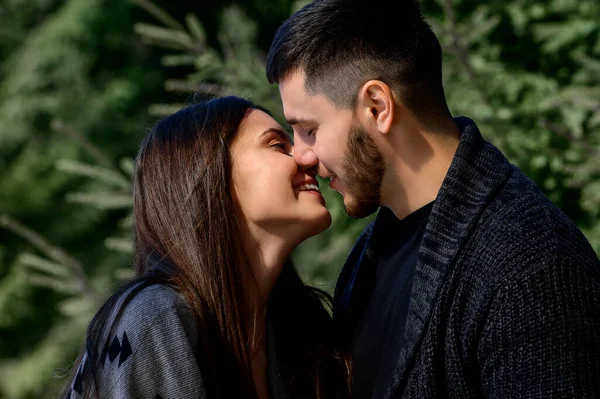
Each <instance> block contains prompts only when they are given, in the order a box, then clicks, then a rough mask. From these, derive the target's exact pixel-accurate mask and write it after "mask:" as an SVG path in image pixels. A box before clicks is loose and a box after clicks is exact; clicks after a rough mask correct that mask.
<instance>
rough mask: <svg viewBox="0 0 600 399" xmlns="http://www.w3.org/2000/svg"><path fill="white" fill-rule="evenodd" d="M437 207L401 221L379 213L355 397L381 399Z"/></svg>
mask: <svg viewBox="0 0 600 399" xmlns="http://www.w3.org/2000/svg"><path fill="white" fill-rule="evenodd" d="M432 207H433V202H432V203H429V204H427V205H425V206H424V207H422V208H420V209H418V210H417V211H415V212H413V213H411V214H410V215H408V216H407V217H405V218H404V219H402V220H399V219H398V218H396V216H395V215H394V213H393V212H392V211H391V210H390V209H388V208H381V210H380V211H379V215H378V216H377V220H376V221H375V225H374V226H373V233H372V236H371V241H370V248H371V249H373V250H374V251H375V253H376V256H377V266H376V270H375V274H374V279H373V290H372V292H371V295H370V298H368V299H366V300H368V304H367V306H366V308H365V312H364V314H363V315H362V317H361V319H360V321H359V322H358V325H357V327H356V330H355V333H354V339H353V347H352V352H353V358H354V362H355V363H354V384H353V397H356V398H359V399H361V398H377V399H379V398H383V397H384V396H385V392H386V390H387V388H388V387H389V385H390V384H391V380H392V376H393V374H394V369H395V368H396V363H397V361H398V355H399V354H400V349H401V348H402V342H403V339H402V337H403V333H404V325H405V324H406V315H407V314H408V305H409V301H410V293H411V290H412V283H413V276H414V273H415V269H416V264H417V256H418V253H419V248H420V246H421V241H422V239H423V234H424V232H425V227H426V225H427V218H428V217H429V214H430V213H431V208H432Z"/></svg>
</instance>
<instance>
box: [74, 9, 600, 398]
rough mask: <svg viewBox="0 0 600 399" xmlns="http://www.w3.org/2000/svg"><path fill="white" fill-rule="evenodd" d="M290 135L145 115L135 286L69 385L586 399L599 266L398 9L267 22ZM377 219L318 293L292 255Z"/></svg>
mask: <svg viewBox="0 0 600 399" xmlns="http://www.w3.org/2000/svg"><path fill="white" fill-rule="evenodd" d="M267 77H268V79H269V81H270V82H272V83H277V84H279V90H280V94H281V98H282V102H283V107H284V113H285V117H286V119H287V121H288V123H289V125H291V127H292V128H293V131H294V139H295V142H294V143H292V141H291V140H290V138H289V137H288V136H287V135H286V133H285V132H284V130H283V129H282V127H281V126H279V124H278V123H277V122H276V121H275V120H274V119H273V118H271V117H270V116H269V113H268V112H267V111H266V110H264V109H262V108H260V107H259V106H258V105H254V104H252V103H250V102H248V101H246V100H243V99H239V98H235V97H225V98H220V99H215V100H211V101H207V102H204V103H200V104H195V105H192V106H190V107H188V108H186V109H183V110H181V111H179V112H177V113H176V114H174V115H172V116H169V117H167V118H165V119H163V120H161V121H159V122H158V123H157V124H156V126H155V127H154V129H153V130H152V131H151V133H150V134H148V136H147V137H146V138H145V139H144V141H143V143H142V145H141V148H140V151H139V153H138V156H137V159H136V171H135V178H134V185H133V194H134V213H135V226H134V231H135V239H134V244H135V259H134V268H135V270H136V275H137V278H136V279H135V280H133V281H132V282H130V283H128V284H127V285H125V286H124V287H123V288H122V289H121V290H119V292H117V293H116V294H115V295H113V296H112V297H111V298H110V299H109V300H108V301H107V302H106V303H105V305H104V306H103V307H102V308H101V309H100V310H99V312H98V313H97V315H96V316H95V318H94V319H93V321H92V322H91V324H90V327H89V330H88V334H87V340H86V346H85V348H84V350H83V351H82V354H81V356H80V359H79V360H78V363H77V365H78V367H77V368H76V369H75V373H74V375H73V378H72V380H71V382H70V384H69V386H68V388H67V389H66V390H65V393H64V396H65V397H71V398H79V397H86V398H87V397H101V398H125V397H131V398H153V399H154V398H165V399H168V398H208V399H213V398H344V397H350V396H352V397H356V398H432V397H438V398H446V397H453V398H483V397H488V398H546V397H557V398H558V397H560V398H574V397H578V398H579V397H599V396H600V383H599V382H598V381H599V380H600V262H599V261H598V257H597V256H596V254H595V253H594V251H593V250H592V248H591V247H590V245H589V244H588V242H587V241H586V239H585V238H584V237H583V235H582V234H581V232H580V231H579V230H578V229H577V227H576V226H575V225H574V224H573V223H572V222H571V221H570V220H569V219H568V218H567V217H566V216H565V215H564V213H562V212H561V211H560V210H559V209H558V208H557V207H556V206H554V205H553V204H552V203H551V202H550V201H549V200H548V199H547V198H546V197H545V196H544V195H543V194H542V193H541V192H540V190H539V189H538V188H537V187H536V186H535V184H534V183H532V181H531V180H529V179H528V178H527V177H526V176H525V175H524V174H523V173H522V172H521V171H520V170H519V169H518V168H516V167H515V166H513V165H511V164H510V163H509V162H508V161H507V160H506V158H505V157H504V156H503V155H502V154H501V153H500V151H498V149H496V148H495V147H494V146H492V145H491V144H489V143H488V142H486V141H484V139H483V138H482V136H481V134H480V132H479V131H478V129H477V126H476V125H475V123H474V122H473V121H472V120H470V119H468V118H464V117H458V118H453V117H452V116H451V114H450V112H449V110H448V107H447V105H446V102H445V98H444V90H443V88H442V77H441V49H440V45H439V43H438V40H437V39H436V37H435V35H434V34H433V33H432V31H431V29H430V27H429V26H428V25H427V23H426V22H425V21H424V19H423V17H422V15H421V12H420V10H419V8H418V5H417V4H416V3H415V2H414V1H412V0H402V1H397V2H383V3H381V4H379V5H377V6H375V5H373V4H372V3H371V2H366V1H359V0H320V1H319V0H317V1H315V2H313V3H310V4H309V5H307V6H306V7H304V8H303V9H301V10H300V11H298V12H297V13H295V14H294V15H293V16H292V17H291V18H290V19H289V20H287V21H286V22H285V23H284V24H283V26H282V27H281V28H280V29H279V31H278V32H277V35H276V37H275V40H274V42H273V44H272V46H271V50H270V52H269V58H268V65H267ZM317 174H318V175H320V176H322V177H324V178H329V179H330V186H331V187H332V188H333V189H334V190H336V191H339V192H340V193H341V194H342V195H343V197H344V204H345V207H346V210H347V212H348V214H349V215H350V216H353V217H357V218H361V217H365V216H367V215H370V214H372V213H373V212H375V211H377V210H378V209H379V211H378V215H377V218H376V220H375V222H374V223H372V224H371V225H369V226H368V227H367V228H366V230H365V231H364V232H363V234H362V235H361V236H360V237H359V238H358V241H357V242H356V244H355V246H354V248H353V249H352V252H351V253H350V256H349V258H348V260H347V262H346V264H345V265H344V268H343V270H342V273H341V275H340V277H339V280H338V283H337V287H336V290H335V296H334V299H333V317H332V318H331V317H330V315H329V312H328V311H327V310H326V309H325V308H324V306H323V303H324V302H326V301H327V299H328V298H327V295H326V294H324V293H322V292H320V291H318V290H316V289H313V288H310V287H308V286H306V285H304V284H303V283H302V282H301V280H300V278H299V277H298V275H297V273H296V271H295V270H294V267H293V265H292V264H291V263H290V261H289V256H290V253H291V252H292V251H293V249H294V248H295V247H296V246H297V245H298V244H300V243H301V242H302V241H303V240H305V239H306V238H308V237H310V236H313V235H315V234H318V233H320V232H322V231H323V230H325V229H326V228H327V227H328V226H329V224H330V220H331V219H330V215H329V213H328V211H327V209H326V208H325V203H324V201H323V198H322V197H321V195H320V193H319V188H318V183H317V180H316V179H315V177H316V175H317Z"/></svg>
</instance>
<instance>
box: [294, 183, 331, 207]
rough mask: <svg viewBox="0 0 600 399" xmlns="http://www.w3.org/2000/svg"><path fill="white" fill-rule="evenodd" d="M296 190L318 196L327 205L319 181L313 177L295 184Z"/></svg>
mask: <svg viewBox="0 0 600 399" xmlns="http://www.w3.org/2000/svg"><path fill="white" fill-rule="evenodd" d="M294 190H296V191H298V192H301V193H307V194H311V195H314V196H317V197H318V198H319V199H320V200H321V203H322V204H323V205H325V199H324V198H323V196H322V195H321V190H320V189H319V182H318V181H317V180H316V179H313V178H312V177H308V178H306V179H305V180H303V181H302V182H300V183H299V184H296V185H294Z"/></svg>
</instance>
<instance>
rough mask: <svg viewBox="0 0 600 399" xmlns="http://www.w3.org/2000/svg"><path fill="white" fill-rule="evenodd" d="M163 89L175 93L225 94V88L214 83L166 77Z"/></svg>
mask: <svg viewBox="0 0 600 399" xmlns="http://www.w3.org/2000/svg"><path fill="white" fill-rule="evenodd" d="M165 90H166V91H170V92H176V93H189V94H193V93H198V92H201V93H208V94H212V95H215V96H222V95H226V94H227V90H225V88H224V87H222V86H221V85H218V84H216V83H194V82H190V81H188V80H176V79H168V80H167V81H166V82H165Z"/></svg>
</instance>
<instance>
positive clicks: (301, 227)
mask: <svg viewBox="0 0 600 399" xmlns="http://www.w3.org/2000/svg"><path fill="white" fill-rule="evenodd" d="M292 151H293V144H292V142H291V140H290V138H289V136H288V135H287V134H286V133H285V132H284V131H283V129H282V128H281V126H279V124H278V123H277V122H276V121H275V120H274V119H273V118H271V117H270V116H269V115H268V114H267V113H266V111H264V110H262V109H261V108H259V107H257V106H255V105H253V104H252V103H251V102H249V101H246V100H243V99H240V98H237V97H224V98H220V99H215V100H211V101H208V102H204V103H200V104H195V105H192V106H190V107H188V108H185V109H183V110H181V111H179V112H177V113H175V114H174V115H171V116H169V117H167V118H165V119H163V120H161V121H159V122H158V123H157V124H156V126H155V127H154V128H153V130H152V131H151V132H150V133H149V134H148V136H147V137H146V138H145V139H144V141H143V143H142V145H141V148H140V151H139V153H138V155H137V158H136V165H135V166H136V170H135V177H134V184H133V197H134V220H135V225H134V233H135V234H134V237H135V238H134V248H135V257H134V269H135V272H136V278H135V279H134V280H133V281H131V282H129V283H128V284H126V285H125V286H124V287H123V288H122V289H120V290H119V291H118V292H117V293H116V294H114V295H113V296H112V297H111V298H110V299H109V300H108V301H107V302H106V303H105V304H104V305H103V306H102V308H101V309H100V310H99V312H98V313H97V314H96V316H95V317H94V319H93V320H92V322H91V323H90V326H89V328H88V334H87V338H86V346H85V350H83V351H82V354H81V355H80V360H79V365H78V368H77V371H76V374H75V375H74V376H73V379H72V381H71V383H70V384H69V386H68V388H67V389H66V390H65V393H64V395H63V396H64V397H67V398H69V397H70V398H79V397H86V398H87V397H102V398H124V397H135V398H152V399H154V398H165V399H166V398H208V399H212V398H287V397H302V398H305V397H326V398H330V397H347V396H348V392H347V386H348V384H347V382H348V375H349V373H348V367H347V362H346V361H345V360H344V357H342V356H339V355H337V354H336V352H335V350H334V346H333V338H334V335H333V331H332V328H333V327H332V321H331V318H330V316H329V313H328V312H327V311H326V310H325V308H324V307H323V305H322V300H323V299H326V295H325V294H324V293H323V292H321V291H318V290H316V289H313V288H309V287H307V286H305V285H304V284H303V283H302V282H301V280H300V278H299V277H298V275H297V273H296V271H295V270H294V268H293V265H292V264H291V263H290V261H289V259H288V257H289V256H290V253H291V252H292V250H293V249H294V248H295V247H296V246H297V245H298V244H300V243H301V242H302V241H303V240H305V239H306V238H308V237H310V236H313V235H315V234H318V233H320V232H322V231H323V230H325V229H326V228H327V227H328V226H329V224H330V223H331V217H330V215H329V212H328V211H327V209H326V208H325V203H324V200H323V197H322V196H321V195H320V193H319V190H318V184H317V181H316V180H315V179H314V176H311V175H309V174H307V173H305V172H304V171H302V170H299V169H298V167H297V165H296V163H295V161H294V158H293V156H292Z"/></svg>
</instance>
